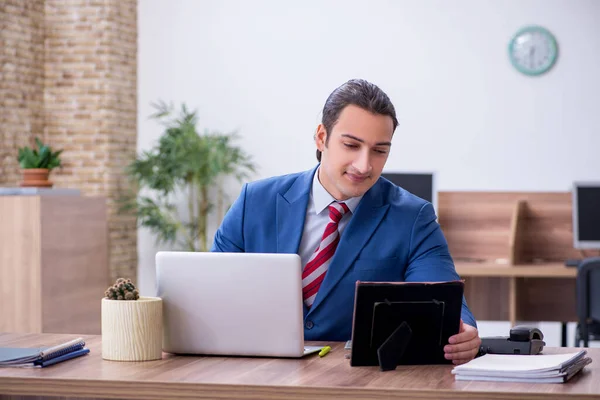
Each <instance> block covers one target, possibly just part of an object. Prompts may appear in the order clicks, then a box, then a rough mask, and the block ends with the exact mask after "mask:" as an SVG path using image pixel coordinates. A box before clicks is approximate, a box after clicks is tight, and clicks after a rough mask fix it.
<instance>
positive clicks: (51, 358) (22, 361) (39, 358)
mask: <svg viewBox="0 0 600 400" xmlns="http://www.w3.org/2000/svg"><path fill="white" fill-rule="evenodd" d="M89 352H90V350H89V349H87V348H86V347H85V342H84V340H83V339H82V338H77V339H73V340H70V341H68V342H65V343H61V344H59V345H56V346H52V347H42V348H19V347H0V367H19V366H27V365H32V366H39V367H46V366H49V365H54V364H56V363H59V362H62V361H66V360H70V359H72V358H75V357H80V356H83V355H85V354H88V353H89Z"/></svg>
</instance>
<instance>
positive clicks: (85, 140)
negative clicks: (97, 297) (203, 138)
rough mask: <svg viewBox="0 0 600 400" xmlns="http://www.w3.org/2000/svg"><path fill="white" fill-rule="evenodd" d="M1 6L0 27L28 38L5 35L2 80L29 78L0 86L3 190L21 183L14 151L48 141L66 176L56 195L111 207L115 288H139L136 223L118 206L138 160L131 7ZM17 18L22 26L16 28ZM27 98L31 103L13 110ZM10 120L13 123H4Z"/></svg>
mask: <svg viewBox="0 0 600 400" xmlns="http://www.w3.org/2000/svg"><path fill="white" fill-rule="evenodd" d="M2 1H3V2H4V3H3V5H2V6H0V7H2V8H0V17H1V18H2V20H5V19H8V20H11V26H13V25H18V26H20V28H19V27H17V28H15V29H14V30H15V32H19V30H18V29H22V30H24V32H23V33H22V35H21V36H18V35H17V34H16V33H13V32H12V31H10V30H7V32H5V30H4V29H2V33H0V38H2V39H3V40H6V38H8V39H10V40H12V42H10V43H8V44H7V45H5V46H2V50H0V51H1V52H2V53H3V54H2V57H3V59H2V66H3V71H4V70H5V69H6V68H7V65H8V66H9V68H10V65H11V64H19V65H25V66H26V67H28V68H29V69H28V70H27V71H31V73H30V74H29V75H25V76H24V77H23V78H21V79H28V81H27V84H26V85H21V84H14V83H12V82H13V80H12V79H9V77H8V76H7V75H6V74H3V75H2V78H1V79H0V84H1V85H2V86H0V91H1V92H0V98H1V99H0V101H3V102H4V103H0V109H1V110H2V113H3V114H2V116H3V117H2V120H0V132H3V131H6V132H8V133H7V134H4V136H0V147H1V148H2V149H3V152H4V153H3V154H2V156H3V157H2V160H3V164H2V165H3V170H6V171H7V172H8V173H1V174H0V185H3V186H14V185H15V184H16V183H17V181H18V179H19V175H18V165H17V163H16V160H15V159H14V156H15V154H16V153H15V152H16V150H15V147H16V144H15V143H16V142H18V141H20V142H24V141H27V140H28V139H30V138H31V137H32V136H33V135H34V134H38V132H39V133H42V132H43V138H44V140H45V141H47V142H48V143H49V144H51V145H52V146H53V147H54V148H62V149H64V152H63V156H62V159H63V168H62V169H60V170H55V171H53V172H52V174H51V180H52V181H54V182H55V186H56V187H69V188H78V189H81V191H82V192H83V194H85V195H91V196H95V195H100V196H105V197H106V198H107V199H108V209H109V215H108V224H109V234H110V241H109V243H110V257H109V263H110V272H111V274H110V275H111V279H116V277H119V276H124V277H132V278H134V279H135V278H136V270H137V229H136V222H135V219H134V218H133V217H132V216H127V215H122V214H119V213H118V210H117V208H118V206H117V205H116V204H115V200H116V199H117V198H118V197H119V195H120V188H122V187H124V186H125V185H126V181H125V176H124V174H123V170H124V168H125V166H126V164H127V163H128V162H129V161H130V160H131V159H132V158H133V157H134V155H135V150H136V140H137V120H136V116H137V109H136V107H137V105H136V102H137V98H136V91H137V89H136V84H137V82H136V79H137V71H136V70H137V0H103V1H99V0H45V1H19V0H14V1H13V0H9V1H5V0H2ZM18 18H21V19H23V20H24V22H20V21H15V22H12V21H14V20H18ZM30 27H31V29H30ZM19 46H20V47H22V48H23V49H26V50H27V51H19V50H18V49H19ZM15 48H16V49H17V51H14V50H11V49H15ZM30 75H31V76H30ZM5 92H6V93H7V94H9V96H8V97H6V96H5V95H4V93H5ZM30 93H35V94H36V95H37V97H36V101H21V102H19V101H14V100H11V98H14V97H16V98H18V99H20V98H22V97H24V96H29V97H31V96H32V94H30ZM11 96H12V97H11ZM21 103H22V104H21ZM16 111H18V112H19V113H18V116H19V118H20V120H19V121H15V122H13V120H10V119H8V118H4V114H8V115H13V114H15V112H16ZM5 120H6V121H5ZM23 126H27V127H28V129H23ZM19 127H21V131H18V130H17V129H18V128H19ZM7 128H8V129H7ZM17 139H18V140H17ZM2 172H3V171H2Z"/></svg>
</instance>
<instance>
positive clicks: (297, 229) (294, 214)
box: [276, 168, 316, 253]
mask: <svg viewBox="0 0 600 400" xmlns="http://www.w3.org/2000/svg"><path fill="white" fill-rule="evenodd" d="M315 170H316V168H314V169H312V170H310V171H306V172H304V173H302V174H301V175H300V176H298V178H296V180H295V181H294V183H293V184H292V186H290V188H289V189H288V190H287V192H285V193H283V194H281V193H278V194H277V210H276V214H277V217H276V218H277V253H298V248H299V247H300V239H302V231H303V229H304V219H305V217H306V207H307V206H308V199H309V197H310V189H311V187H312V179H313V175H314V173H315Z"/></svg>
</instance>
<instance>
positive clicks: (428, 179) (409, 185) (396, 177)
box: [381, 172, 433, 203]
mask: <svg viewBox="0 0 600 400" xmlns="http://www.w3.org/2000/svg"><path fill="white" fill-rule="evenodd" d="M381 176H383V177H384V178H385V179H387V180H388V181H390V182H392V183H393V184H394V185H397V186H400V187H401V188H403V189H406V190H408V191H409V192H411V193H412V194H414V195H416V196H419V197H420V198H422V199H423V200H427V201H428V202H430V203H433V174H413V173H386V172H384V173H382V174H381Z"/></svg>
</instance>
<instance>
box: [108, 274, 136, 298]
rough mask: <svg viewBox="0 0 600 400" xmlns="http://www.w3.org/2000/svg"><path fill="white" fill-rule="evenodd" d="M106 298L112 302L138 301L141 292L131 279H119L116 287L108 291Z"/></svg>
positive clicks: (113, 286)
mask: <svg viewBox="0 0 600 400" xmlns="http://www.w3.org/2000/svg"><path fill="white" fill-rule="evenodd" d="M104 296H106V298H107V299H110V300H137V299H139V298H140V291H139V290H138V289H136V287H135V286H134V285H133V282H131V279H123V278H119V279H117V282H115V284H114V285H112V286H111V287H109V288H108V289H106V291H105V292H104Z"/></svg>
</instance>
